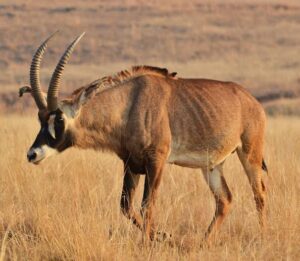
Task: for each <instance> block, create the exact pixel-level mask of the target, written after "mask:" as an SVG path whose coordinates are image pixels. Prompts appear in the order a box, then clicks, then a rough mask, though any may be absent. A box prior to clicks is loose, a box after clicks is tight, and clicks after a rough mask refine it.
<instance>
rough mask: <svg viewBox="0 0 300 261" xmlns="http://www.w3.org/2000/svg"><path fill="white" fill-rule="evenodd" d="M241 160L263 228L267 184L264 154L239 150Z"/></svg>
mask: <svg viewBox="0 0 300 261" xmlns="http://www.w3.org/2000/svg"><path fill="white" fill-rule="evenodd" d="M237 153H238V156H239V159H240V161H241V163H242V165H243V167H244V169H245V172H246V174H247V176H248V179H249V182H250V185H251V187H252V190H253V194H254V200H255V203H256V209H257V211H258V218H259V223H260V225H261V227H262V228H263V227H264V225H265V191H266V188H265V184H264V182H263V180H262V162H263V159H262V155H261V154H262V153H260V152H258V151H255V150H249V152H248V153H247V152H245V151H244V150H243V148H239V149H238V150H237Z"/></svg>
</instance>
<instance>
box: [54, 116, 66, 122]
mask: <svg viewBox="0 0 300 261" xmlns="http://www.w3.org/2000/svg"><path fill="white" fill-rule="evenodd" d="M63 121H64V118H63V117H61V116H56V117H55V122H57V123H62V122H63Z"/></svg>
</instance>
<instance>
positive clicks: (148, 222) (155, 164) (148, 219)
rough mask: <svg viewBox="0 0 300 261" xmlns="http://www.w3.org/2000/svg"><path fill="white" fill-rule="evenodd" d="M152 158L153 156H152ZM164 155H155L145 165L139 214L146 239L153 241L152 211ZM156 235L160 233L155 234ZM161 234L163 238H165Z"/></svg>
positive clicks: (154, 232)
mask: <svg viewBox="0 0 300 261" xmlns="http://www.w3.org/2000/svg"><path fill="white" fill-rule="evenodd" d="M152 156H153V155H152ZM165 159H166V154H157V155H155V156H154V157H153V158H152V159H151V160H150V161H149V162H148V164H147V165H146V178H145V186H144V194H143V200H142V209H141V214H142V216H143V219H144V226H143V228H144V232H145V236H146V238H147V239H150V240H154V238H155V235H156V231H155V229H154V225H153V219H152V217H153V211H154V206H155V202H156V199H157V194H158V187H159V184H160V182H161V177H162V171H163V167H164V164H165ZM157 234H158V235H159V234H160V233H157ZM165 235H166V234H165V233H163V235H162V236H163V238H164V237H165Z"/></svg>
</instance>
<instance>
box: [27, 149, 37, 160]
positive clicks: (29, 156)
mask: <svg viewBox="0 0 300 261" xmlns="http://www.w3.org/2000/svg"><path fill="white" fill-rule="evenodd" d="M36 156H37V154H36V152H34V151H29V152H28V153H27V159H28V161H29V162H30V161H33V160H35V158H36Z"/></svg>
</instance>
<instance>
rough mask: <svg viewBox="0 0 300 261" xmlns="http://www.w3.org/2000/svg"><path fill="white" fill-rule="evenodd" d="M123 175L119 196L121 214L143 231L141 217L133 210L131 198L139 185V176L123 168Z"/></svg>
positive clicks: (127, 168)
mask: <svg viewBox="0 0 300 261" xmlns="http://www.w3.org/2000/svg"><path fill="white" fill-rule="evenodd" d="M124 171H125V175H124V179H123V189H122V195H121V201H120V206H121V210H122V213H123V214H124V215H125V216H126V217H127V218H129V219H130V220H131V221H132V223H133V224H135V225H136V226H137V227H138V228H139V229H141V230H143V222H142V217H141V215H139V214H138V213H136V212H135V211H134V209H133V198H134V194H135V191H136V188H137V186H138V183H139V179H140V175H139V174H134V173H132V172H131V171H130V169H129V167H126V166H125V167H124Z"/></svg>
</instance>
